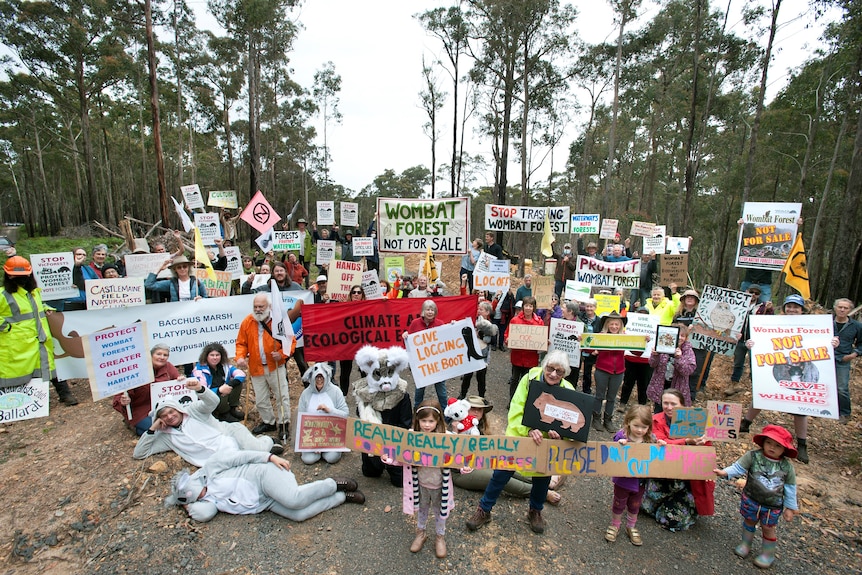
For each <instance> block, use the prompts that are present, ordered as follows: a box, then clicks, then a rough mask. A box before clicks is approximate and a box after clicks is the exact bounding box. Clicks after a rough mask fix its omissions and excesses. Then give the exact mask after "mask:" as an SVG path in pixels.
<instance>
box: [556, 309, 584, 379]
mask: <svg viewBox="0 0 862 575" xmlns="http://www.w3.org/2000/svg"><path fill="white" fill-rule="evenodd" d="M582 333H584V324H583V323H582V322H580V321H574V320H568V319H562V318H556V317H552V318H551V325H550V330H549V334H548V340H549V344H548V351H554V350H556V349H558V350H560V351H564V352H566V354H567V355H568V356H569V366H571V367H578V366H580V365H581V334H582Z"/></svg>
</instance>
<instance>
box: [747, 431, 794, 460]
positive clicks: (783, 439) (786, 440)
mask: <svg viewBox="0 0 862 575" xmlns="http://www.w3.org/2000/svg"><path fill="white" fill-rule="evenodd" d="M767 437H768V438H769V439H771V440H772V441H774V442H776V443H777V444H779V445H780V446H781V447H783V448H784V455H785V456H786V457H789V458H790V459H796V448H795V447H793V436H791V435H790V432H789V431H787V430H786V429H784V428H783V427H781V426H780V425H767V426H766V427H764V428H763V431H761V432H760V433H758V434H757V435H755V436H754V437H753V438H752V441H754V443H756V444H757V445H759V446H760V447H763V441H764V440H765V439H766V438H767Z"/></svg>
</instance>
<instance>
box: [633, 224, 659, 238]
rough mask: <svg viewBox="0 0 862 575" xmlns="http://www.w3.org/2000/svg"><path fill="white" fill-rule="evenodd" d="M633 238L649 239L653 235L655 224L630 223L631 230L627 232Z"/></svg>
mask: <svg viewBox="0 0 862 575" xmlns="http://www.w3.org/2000/svg"><path fill="white" fill-rule="evenodd" d="M629 233H630V234H631V235H633V236H640V237H642V238H651V237H653V236H654V235H655V224H654V223H649V222H638V221H634V222H632V230H631V232H629Z"/></svg>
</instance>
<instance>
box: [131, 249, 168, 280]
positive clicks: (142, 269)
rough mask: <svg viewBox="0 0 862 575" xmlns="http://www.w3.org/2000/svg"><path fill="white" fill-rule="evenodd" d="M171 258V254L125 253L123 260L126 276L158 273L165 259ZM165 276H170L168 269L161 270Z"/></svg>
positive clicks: (145, 275) (143, 276) (140, 276)
mask: <svg viewBox="0 0 862 575" xmlns="http://www.w3.org/2000/svg"><path fill="white" fill-rule="evenodd" d="M169 259H171V254H169V253H161V254H126V257H125V258H124V261H125V263H126V277H128V278H146V277H147V276H148V275H150V274H158V273H159V270H160V269H161V267H162V264H163V263H165V260H169ZM163 271H164V272H165V276H164V277H166V278H169V277H171V272H170V270H163Z"/></svg>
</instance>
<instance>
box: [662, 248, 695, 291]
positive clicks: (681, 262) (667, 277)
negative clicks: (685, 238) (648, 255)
mask: <svg viewBox="0 0 862 575" xmlns="http://www.w3.org/2000/svg"><path fill="white" fill-rule="evenodd" d="M656 257H657V258H658V276H659V280H658V281H659V285H663V286H669V285H670V284H677V285H683V286H684V285H688V254H676V255H669V254H659V255H658V256H656Z"/></svg>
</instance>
